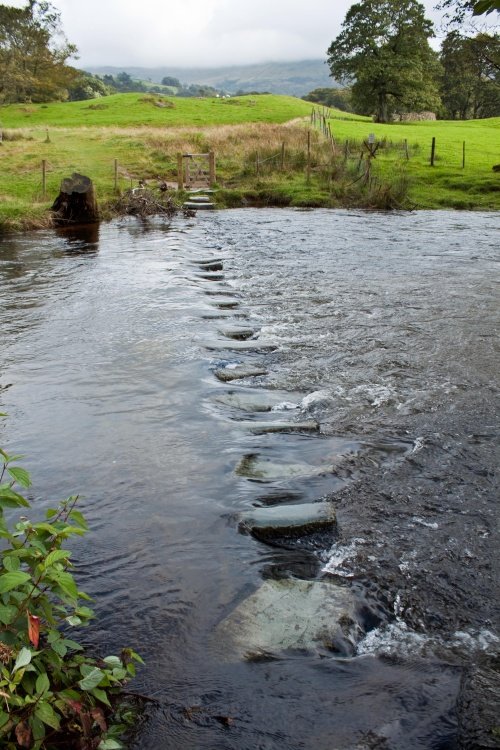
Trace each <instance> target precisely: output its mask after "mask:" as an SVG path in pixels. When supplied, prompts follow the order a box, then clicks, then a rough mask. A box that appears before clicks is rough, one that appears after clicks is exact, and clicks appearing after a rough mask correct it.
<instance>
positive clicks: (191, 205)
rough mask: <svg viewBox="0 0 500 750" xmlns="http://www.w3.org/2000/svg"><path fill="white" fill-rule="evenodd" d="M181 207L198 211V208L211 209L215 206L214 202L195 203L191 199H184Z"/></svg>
mask: <svg viewBox="0 0 500 750" xmlns="http://www.w3.org/2000/svg"><path fill="white" fill-rule="evenodd" d="M182 207H183V208H189V209H191V211H199V210H200V209H204V210H206V211H213V210H214V208H215V203H196V202H194V201H192V200H189V201H186V202H185V203H183V204H182Z"/></svg>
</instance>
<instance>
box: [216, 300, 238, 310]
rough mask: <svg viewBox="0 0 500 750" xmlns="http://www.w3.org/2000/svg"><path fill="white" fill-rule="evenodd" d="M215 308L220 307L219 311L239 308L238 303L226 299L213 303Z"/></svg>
mask: <svg viewBox="0 0 500 750" xmlns="http://www.w3.org/2000/svg"><path fill="white" fill-rule="evenodd" d="M214 304H215V306H216V307H220V309H221V310H232V309H233V308H235V307H238V306H239V304H240V303H239V302H238V301H237V300H233V299H226V300H219V302H215V303H214Z"/></svg>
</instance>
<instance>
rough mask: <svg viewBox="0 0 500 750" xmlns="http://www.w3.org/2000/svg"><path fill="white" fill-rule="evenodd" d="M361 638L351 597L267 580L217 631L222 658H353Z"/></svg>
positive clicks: (319, 584)
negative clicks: (311, 654)
mask: <svg viewBox="0 0 500 750" xmlns="http://www.w3.org/2000/svg"><path fill="white" fill-rule="evenodd" d="M361 637H362V628H361V627H360V625H359V622H358V614H357V606H356V601H355V599H354V596H353V595H352V594H351V592H350V590H349V589H348V588H345V587H341V586H338V585H335V584H333V583H328V582H324V581H298V580H295V579H284V580H277V581H273V580H269V581H265V582H264V583H263V584H262V586H261V587H260V588H259V589H257V591H255V593H253V594H252V595H251V596H249V597H248V598H247V599H245V600H244V601H243V602H242V603H241V604H240V605H239V606H238V607H236V609H235V610H233V612H232V613H231V614H230V615H229V616H228V617H226V619H225V620H223V621H222V622H221V623H220V624H219V625H218V627H217V628H216V631H215V634H214V638H215V641H216V644H217V646H219V647H220V649H221V652H222V654H223V657H224V658H225V659H231V657H233V658H239V659H248V660H254V659H258V658H259V657H260V658H265V657H266V656H267V657H271V658H272V657H273V656H279V654H280V653H281V652H283V651H289V650H292V651H297V650H300V651H317V650H321V651H322V650H324V649H325V648H326V649H330V650H332V651H335V652H336V653H340V654H341V655H343V656H349V655H352V654H353V653H354V651H355V644H356V642H357V641H358V640H359V639H360V638H361Z"/></svg>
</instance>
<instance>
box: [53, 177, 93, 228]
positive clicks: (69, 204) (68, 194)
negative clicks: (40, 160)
mask: <svg viewBox="0 0 500 750" xmlns="http://www.w3.org/2000/svg"><path fill="white" fill-rule="evenodd" d="M51 211H52V216H53V220H54V224H55V225H56V226H69V225H73V224H95V223H96V222H97V221H99V211H98V207H97V201H96V198H95V193H94V185H93V184H92V180H91V179H90V178H89V177H85V175H83V174H78V173H77V172H73V174H72V175H71V177H66V178H65V179H64V180H63V181H62V182H61V188H60V192H59V195H58V196H57V198H56V199H55V201H54V203H53V205H52V208H51Z"/></svg>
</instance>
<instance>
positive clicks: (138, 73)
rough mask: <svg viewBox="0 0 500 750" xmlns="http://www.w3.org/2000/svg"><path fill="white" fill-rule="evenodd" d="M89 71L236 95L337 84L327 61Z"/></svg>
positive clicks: (303, 90) (295, 93) (299, 90)
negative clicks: (168, 81)
mask: <svg viewBox="0 0 500 750" xmlns="http://www.w3.org/2000/svg"><path fill="white" fill-rule="evenodd" d="M87 70H88V71H89V72H90V73H94V74H96V75H99V76H103V75H106V74H109V75H113V76H116V75H117V74H118V73H120V72H122V71H124V72H125V73H128V74H129V75H130V76H132V78H139V79H140V80H144V81H148V80H151V81H152V82H153V83H161V80H162V78H164V77H165V76H172V77H173V78H178V79H179V80H180V81H181V82H182V83H185V84H192V83H200V84H205V85H207V86H213V87H214V88H216V89H220V90H224V91H226V92H227V93H229V94H235V93H236V92H237V91H268V92H270V93H271V94H288V95H290V96H304V95H305V94H308V93H309V91H312V90H313V89H316V88H324V87H332V86H335V85H336V84H335V82H334V81H333V80H332V79H331V78H330V77H329V75H328V67H327V65H326V64H325V61H324V60H301V61H300V62H279V63H277V62H270V63H261V64H259V65H238V66H231V67H220V68H173V67H166V66H165V67H159V68H140V67H134V66H125V67H121V68H120V67H113V66H102V67H94V68H93V67H91V68H87Z"/></svg>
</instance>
